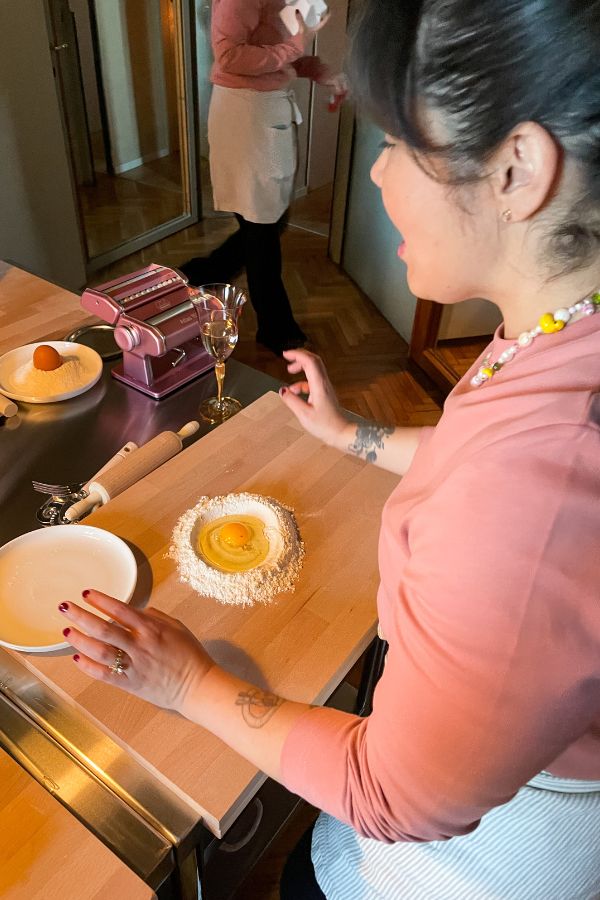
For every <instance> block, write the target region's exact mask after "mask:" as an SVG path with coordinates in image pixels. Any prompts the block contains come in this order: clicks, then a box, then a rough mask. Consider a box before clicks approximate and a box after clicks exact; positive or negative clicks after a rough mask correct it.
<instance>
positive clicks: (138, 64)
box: [96, 0, 172, 173]
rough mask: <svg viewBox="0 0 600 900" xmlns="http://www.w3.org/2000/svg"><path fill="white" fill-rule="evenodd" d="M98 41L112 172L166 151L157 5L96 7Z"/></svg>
mask: <svg viewBox="0 0 600 900" xmlns="http://www.w3.org/2000/svg"><path fill="white" fill-rule="evenodd" d="M96 17H97V21H98V42H99V44H100V58H101V62H102V77H103V82H104V94H105V99H106V106H107V114H108V120H109V130H110V137H111V150H112V157H113V164H114V167H115V171H116V172H117V173H118V172H126V171H128V170H129V169H131V168H135V167H136V166H139V165H141V164H142V163H143V162H145V161H148V160H151V159H157V158H158V157H160V156H165V155H166V154H167V153H169V152H170V151H171V149H172V148H171V146H170V142H171V134H170V120H171V118H172V114H171V113H170V112H169V105H170V103H172V98H170V97H169V96H168V92H167V81H166V77H165V68H164V50H163V35H162V28H161V3H160V0H102V3H98V4H96Z"/></svg>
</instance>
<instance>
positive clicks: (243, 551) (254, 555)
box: [198, 515, 269, 572]
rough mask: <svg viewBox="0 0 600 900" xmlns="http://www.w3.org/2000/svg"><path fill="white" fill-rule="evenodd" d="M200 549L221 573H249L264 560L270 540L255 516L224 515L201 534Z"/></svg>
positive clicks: (209, 524)
mask: <svg viewBox="0 0 600 900" xmlns="http://www.w3.org/2000/svg"><path fill="white" fill-rule="evenodd" d="M198 549H199V550H200V553H201V554H202V556H203V558H204V559H205V560H206V562H207V563H208V564H209V565H211V566H213V567H214V568H216V569H220V570H221V571H222V572H247V571H248V570H249V569H255V568H256V567H257V566H260V565H261V563H263V562H264V561H265V559H266V558H267V555H268V553H269V539H268V537H267V535H266V534H265V525H264V522H261V520H260V519H258V518H257V517H256V516H246V515H239V516H221V518H219V519H213V520H212V522H208V523H207V524H206V525H205V526H204V527H203V528H202V529H201V531H200V534H199V535H198Z"/></svg>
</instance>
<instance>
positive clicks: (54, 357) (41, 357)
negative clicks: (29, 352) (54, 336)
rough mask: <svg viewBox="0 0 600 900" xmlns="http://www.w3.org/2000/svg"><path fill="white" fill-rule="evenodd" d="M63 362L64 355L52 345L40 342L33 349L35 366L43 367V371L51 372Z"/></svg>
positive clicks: (37, 367)
mask: <svg viewBox="0 0 600 900" xmlns="http://www.w3.org/2000/svg"><path fill="white" fill-rule="evenodd" d="M62 364H63V358H62V356H61V355H60V353H59V352H58V350H55V349H54V347H50V345H49V344H40V346H39V347H36V348H35V350H34V351H33V365H34V368H36V369H41V370H42V372H51V371H52V370H53V369H58V368H59V366H62Z"/></svg>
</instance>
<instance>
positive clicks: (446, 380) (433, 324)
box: [408, 299, 459, 393]
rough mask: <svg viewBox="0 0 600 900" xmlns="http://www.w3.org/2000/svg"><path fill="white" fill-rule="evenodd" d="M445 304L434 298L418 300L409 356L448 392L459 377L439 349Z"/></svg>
mask: <svg viewBox="0 0 600 900" xmlns="http://www.w3.org/2000/svg"><path fill="white" fill-rule="evenodd" d="M443 310H444V307H443V304H441V303H436V302H435V301H433V300H422V299H419V300H417V308H416V310H415V319H414V323H413V330H412V335H411V339H410V344H409V347H408V358H409V359H410V360H412V361H413V362H414V363H416V365H418V366H419V367H420V368H421V369H423V371H424V372H426V373H427V375H429V377H430V378H431V379H432V381H435V383H436V384H437V385H438V387H440V388H441V389H442V390H443V391H445V392H446V393H449V392H450V391H451V390H452V388H453V387H454V386H455V385H456V384H457V383H458V381H459V377H458V375H457V374H456V372H455V371H454V370H453V369H451V368H450V366H449V365H448V364H447V362H446V361H445V359H444V358H443V356H442V355H441V353H439V352H438V349H437V341H438V334H439V331H440V322H441V319H442V312H443Z"/></svg>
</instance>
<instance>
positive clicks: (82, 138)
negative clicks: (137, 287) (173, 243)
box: [48, 0, 197, 269]
mask: <svg viewBox="0 0 600 900" xmlns="http://www.w3.org/2000/svg"><path fill="white" fill-rule="evenodd" d="M48 8H49V18H50V24H51V32H52V35H53V39H54V40H55V41H56V43H55V45H54V50H55V60H56V65H55V71H56V74H57V76H58V81H59V88H60V92H59V93H60V97H61V100H62V111H63V119H64V123H65V130H66V134H67V139H68V145H69V149H70V151H71V160H72V168H73V180H74V182H75V188H76V192H77V199H78V204H79V211H80V222H81V228H82V232H83V238H84V242H85V246H86V249H87V257H88V261H89V262H90V263H91V266H90V268H91V269H93V268H97V267H98V266H99V265H104V264H106V263H107V262H111V261H113V260H114V259H117V258H119V257H120V256H124V255H126V254H127V253H130V252H132V251H133V250H136V249H139V248H140V247H141V246H145V245H146V244H149V243H152V242H153V241H155V240H156V239H157V238H160V237H163V236H165V234H166V233H170V231H172V230H175V228H171V229H170V231H169V230H168V229H169V226H172V225H174V224H175V226H176V227H178V228H181V227H184V225H185V224H191V222H192V221H196V220H197V211H196V210H195V208H194V207H195V204H194V203H193V202H192V196H193V191H192V173H193V171H194V167H193V166H192V158H191V156H192V152H191V149H192V146H193V144H192V142H191V141H190V134H191V124H190V122H191V115H190V103H191V90H189V72H186V68H189V69H190V71H191V67H190V66H188V63H189V46H188V42H189V23H188V22H187V6H186V4H185V3H184V2H182V0H126V2H124V0H49V4H48ZM184 25H185V27H184Z"/></svg>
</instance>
